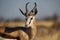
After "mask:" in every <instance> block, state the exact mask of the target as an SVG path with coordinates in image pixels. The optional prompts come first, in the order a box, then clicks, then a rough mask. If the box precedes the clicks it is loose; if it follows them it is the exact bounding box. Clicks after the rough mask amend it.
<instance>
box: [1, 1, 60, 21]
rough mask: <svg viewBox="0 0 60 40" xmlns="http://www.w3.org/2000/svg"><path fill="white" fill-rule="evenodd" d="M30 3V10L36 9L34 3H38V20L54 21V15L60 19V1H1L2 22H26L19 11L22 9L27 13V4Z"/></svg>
mask: <svg viewBox="0 0 60 40" xmlns="http://www.w3.org/2000/svg"><path fill="white" fill-rule="evenodd" d="M27 2H30V4H29V5H28V10H29V11H31V9H32V8H33V7H34V2H36V3H37V9H38V14H37V16H36V18H37V20H43V19H45V18H50V19H52V18H53V16H54V15H57V16H58V19H60V0H0V20H7V19H9V20H13V19H21V20H23V21H24V20H25V17H24V16H23V15H22V14H21V12H20V11H19V8H21V9H22V10H23V11H24V12H25V4H26V3H27Z"/></svg>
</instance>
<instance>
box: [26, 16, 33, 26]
mask: <svg viewBox="0 0 60 40" xmlns="http://www.w3.org/2000/svg"><path fill="white" fill-rule="evenodd" d="M31 18H33V16H30V17H29V18H28V19H27V23H26V24H27V26H31V22H32V21H33V19H32V20H31Z"/></svg>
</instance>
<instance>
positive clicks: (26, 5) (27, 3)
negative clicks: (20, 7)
mask: <svg viewBox="0 0 60 40" xmlns="http://www.w3.org/2000/svg"><path fill="white" fill-rule="evenodd" d="M28 4H29V2H28V3H26V6H25V8H26V14H27V13H28V9H27V5H28Z"/></svg>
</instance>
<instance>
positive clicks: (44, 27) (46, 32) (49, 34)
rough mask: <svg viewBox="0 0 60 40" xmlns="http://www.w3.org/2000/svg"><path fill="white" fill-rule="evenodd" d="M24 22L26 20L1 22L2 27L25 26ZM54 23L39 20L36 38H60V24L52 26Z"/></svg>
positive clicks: (37, 39) (50, 39) (59, 39)
mask: <svg viewBox="0 0 60 40" xmlns="http://www.w3.org/2000/svg"><path fill="white" fill-rule="evenodd" d="M24 24H25V23H24V22H9V23H0V27H4V26H7V27H15V26H24ZM53 24H54V22H53V21H37V26H38V31H37V35H36V37H35V39H34V40H60V26H58V25H57V26H56V25H54V27H55V26H56V28H52V25H53ZM58 27H59V30H57V28H58Z"/></svg>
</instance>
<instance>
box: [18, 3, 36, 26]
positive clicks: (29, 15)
mask: <svg viewBox="0 0 60 40" xmlns="http://www.w3.org/2000/svg"><path fill="white" fill-rule="evenodd" d="M28 4H29V2H28V3H26V6H25V8H26V12H25V13H24V12H23V11H22V10H21V9H19V10H20V11H21V13H22V14H23V15H24V16H25V17H26V24H25V26H26V27H30V26H32V25H33V23H34V22H35V16H36V14H37V8H36V2H35V3H34V4H35V6H34V8H33V9H32V10H31V11H30V12H28V9H27V5H28Z"/></svg>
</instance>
